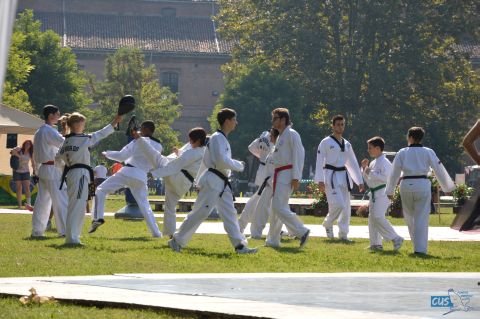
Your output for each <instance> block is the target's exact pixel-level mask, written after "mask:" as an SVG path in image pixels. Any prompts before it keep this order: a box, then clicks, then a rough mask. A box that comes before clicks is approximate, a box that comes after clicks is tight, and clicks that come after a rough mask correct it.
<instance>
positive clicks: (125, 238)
mask: <svg viewBox="0 0 480 319" xmlns="http://www.w3.org/2000/svg"><path fill="white" fill-rule="evenodd" d="M101 239H102V240H108V241H133V242H135V241H152V240H154V239H155V238H153V237H146V236H139V237H120V238H118V237H117V238H109V237H101Z"/></svg>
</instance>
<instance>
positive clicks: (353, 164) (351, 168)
mask: <svg viewBox="0 0 480 319" xmlns="http://www.w3.org/2000/svg"><path fill="white" fill-rule="evenodd" d="M345 151H346V152H345V153H346V154H345V157H346V162H345V167H346V168H347V170H348V172H349V173H350V176H351V177H352V179H353V181H354V182H355V184H357V185H359V186H360V185H363V178H362V171H360V166H358V161H357V157H356V156H355V152H353V148H352V147H351V146H350V147H348V148H346V150H345Z"/></svg>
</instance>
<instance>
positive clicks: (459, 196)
mask: <svg viewBox="0 0 480 319" xmlns="http://www.w3.org/2000/svg"><path fill="white" fill-rule="evenodd" d="M472 194H473V188H472V187H468V186H467V185H465V184H458V185H457V187H455V189H454V190H453V192H452V196H453V203H454V206H453V213H455V214H457V213H458V212H459V211H460V210H461V209H462V207H463V205H464V204H465V202H466V201H467V200H468V199H469V198H470V196H472Z"/></svg>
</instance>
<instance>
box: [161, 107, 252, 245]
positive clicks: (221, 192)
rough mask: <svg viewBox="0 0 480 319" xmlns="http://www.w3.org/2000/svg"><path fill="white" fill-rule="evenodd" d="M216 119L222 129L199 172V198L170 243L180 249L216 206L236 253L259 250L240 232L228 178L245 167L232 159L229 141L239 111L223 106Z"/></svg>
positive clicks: (214, 137) (208, 149)
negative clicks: (228, 137)
mask: <svg viewBox="0 0 480 319" xmlns="http://www.w3.org/2000/svg"><path fill="white" fill-rule="evenodd" d="M217 121H218V124H219V125H220V129H219V130H217V131H216V132H215V133H213V134H212V136H211V137H210V139H209V142H208V144H207V148H206V149H205V154H204V155H203V160H202V164H201V165H200V169H199V171H198V175H197V176H198V179H197V186H198V187H199V189H200V190H199V192H198V197H197V200H196V201H195V204H194V205H193V209H192V211H191V212H190V213H189V214H188V215H187V217H186V218H185V220H184V221H183V223H182V225H181V226H180V228H179V229H178V230H177V231H176V232H175V233H174V234H173V237H172V239H170V240H169V241H168V245H169V246H170V248H171V249H172V250H174V251H176V252H180V250H181V249H182V248H183V247H185V246H186V245H187V243H188V242H189V241H190V239H191V238H192V236H193V234H194V233H195V231H196V230H197V228H198V227H199V226H200V224H201V223H202V222H203V221H204V220H205V219H206V218H207V217H208V216H209V215H210V213H211V211H212V210H213V209H214V208H216V209H217V212H218V213H219V215H220V217H221V219H222V221H223V225H224V228H225V230H226V232H227V234H228V237H229V239H230V242H231V243H232V245H233V247H234V248H235V252H237V253H238V254H251V253H256V252H257V249H252V248H249V247H248V246H247V240H246V238H245V236H243V234H242V233H241V232H240V227H239V226H238V219H237V210H236V209H235V206H234V204H233V200H234V197H233V190H232V186H231V185H230V181H229V177H230V173H231V171H232V170H234V171H238V172H241V171H243V169H244V167H245V164H244V163H243V162H240V161H237V160H234V159H232V150H231V148H230V144H229V143H228V140H227V136H228V134H229V133H230V132H232V131H233V130H235V127H236V126H237V114H236V112H235V111H234V110H232V109H228V108H224V109H221V110H220V111H219V112H218V113H217Z"/></svg>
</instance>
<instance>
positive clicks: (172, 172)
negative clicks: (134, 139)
mask: <svg viewBox="0 0 480 319" xmlns="http://www.w3.org/2000/svg"><path fill="white" fill-rule="evenodd" d="M188 135H189V139H190V142H189V143H188V144H185V145H184V146H183V147H182V148H180V149H179V150H178V154H175V153H173V154H170V155H169V156H167V157H163V160H162V159H158V160H156V161H155V162H154V163H153V164H156V163H158V162H163V163H164V164H165V166H161V167H159V168H157V169H154V170H152V171H151V174H152V176H153V177H156V178H163V181H164V182H165V213H164V217H163V235H164V236H170V237H171V236H172V235H173V233H175V230H176V217H177V215H176V207H177V204H178V201H179V200H180V198H182V196H184V195H185V193H186V192H188V190H189V189H190V188H191V187H192V184H193V182H194V180H195V177H196V176H197V173H198V170H199V168H200V164H201V163H202V158H203V154H204V153H205V140H206V132H205V130H204V129H203V128H194V129H192V130H190V132H189V133H188ZM139 142H141V144H140V145H141V146H142V148H144V149H145V151H146V152H148V153H149V154H150V156H149V157H148V158H149V159H154V158H158V157H162V155H161V153H159V152H157V151H156V150H155V149H153V147H151V145H150V144H148V143H145V142H144V141H143V140H141V141H139Z"/></svg>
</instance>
